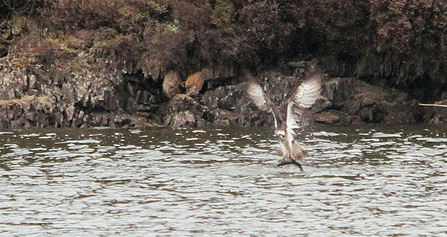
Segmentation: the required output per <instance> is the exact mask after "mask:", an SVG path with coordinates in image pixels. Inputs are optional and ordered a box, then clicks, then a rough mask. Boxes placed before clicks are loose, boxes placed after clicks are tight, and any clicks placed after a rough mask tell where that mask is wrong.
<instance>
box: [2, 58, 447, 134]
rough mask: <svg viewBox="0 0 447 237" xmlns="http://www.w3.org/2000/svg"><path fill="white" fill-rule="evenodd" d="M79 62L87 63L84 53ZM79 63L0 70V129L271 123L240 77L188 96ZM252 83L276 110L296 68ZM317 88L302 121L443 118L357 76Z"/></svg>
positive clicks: (203, 85)
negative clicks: (319, 93) (317, 96)
mask: <svg viewBox="0 0 447 237" xmlns="http://www.w3.org/2000/svg"><path fill="white" fill-rule="evenodd" d="M82 57H83V56H81V59H82ZM81 59H80V60H81ZM82 60H85V61H86V62H88V61H89V60H91V59H90V58H89V57H88V56H87V55H86V56H85V58H83V59H82ZM7 62H8V61H7ZM80 65H91V63H87V64H76V65H74V66H72V67H71V68H65V67H61V68H54V67H52V68H49V69H44V68H43V67H42V66H39V65H31V66H30V65H28V66H21V64H20V62H16V61H13V60H11V61H9V65H5V64H3V65H0V99H1V100H0V127H2V128H20V127H92V126H110V127H149V126H160V125H163V126H172V127H203V126H211V125H212V126H256V127H272V126H273V123H274V122H273V117H272V116H271V114H270V113H267V112H264V111H260V110H259V109H258V108H257V107H256V106H255V105H253V104H252V103H251V102H250V100H249V99H248V97H247V95H246V93H245V91H244V90H243V88H242V85H241V82H242V81H241V78H239V76H235V77H228V78H219V77H214V76H213V72H212V70H211V69H204V70H202V71H200V72H198V73H195V74H192V75H191V76H190V77H189V78H188V79H187V80H186V82H185V87H186V89H187V91H186V93H185V94H182V93H184V91H182V90H181V88H180V87H181V83H182V82H181V78H180V76H179V74H178V73H176V72H168V73H167V74H166V76H165V77H164V80H163V81H154V80H152V79H151V78H146V77H144V75H142V74H141V73H132V74H126V73H116V74H110V73H109V72H110V71H108V70H102V69H99V70H98V69H96V68H92V67H91V66H80ZM102 66H104V65H102ZM104 67H106V66H104ZM48 71H50V72H51V73H48ZM291 74H293V76H292V75H291ZM256 78H257V80H258V82H259V84H260V85H261V87H263V89H264V90H265V91H266V92H267V93H268V94H269V97H270V99H271V101H272V102H273V103H275V104H278V105H279V104H280V103H281V102H282V101H283V100H284V99H285V98H286V97H287V96H288V95H290V94H291V92H292V90H293V89H294V88H296V86H297V85H299V84H300V83H301V82H302V75H301V74H300V72H299V71H295V72H294V73H290V74H289V75H286V74H284V73H282V72H279V71H272V70H270V71H263V72H261V73H259V74H258V75H257V76H256ZM323 88H324V90H323V92H322V97H321V98H320V99H319V100H318V101H317V103H316V104H315V105H314V106H313V107H312V110H309V112H308V113H307V114H306V115H305V121H306V123H311V122H313V121H315V122H318V123H324V124H352V123H386V124H390V123H417V122H421V121H423V119H425V121H427V122H430V123H443V121H445V117H446V115H445V114H444V112H442V111H445V110H441V109H439V110H428V109H426V110H423V109H422V108H421V107H420V106H419V105H418V101H416V100H413V99H411V98H409V96H408V95H407V94H405V93H402V92H399V91H396V90H390V89H385V88H382V87H379V86H373V85H369V84H367V83H366V82H363V81H361V80H358V79H355V78H331V79H328V80H327V81H326V82H324V86H323ZM433 111H434V112H433ZM424 113H425V116H424ZM312 114H314V115H312Z"/></svg>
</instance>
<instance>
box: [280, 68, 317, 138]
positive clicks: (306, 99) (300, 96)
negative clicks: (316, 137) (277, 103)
mask: <svg viewBox="0 0 447 237" xmlns="http://www.w3.org/2000/svg"><path fill="white" fill-rule="evenodd" d="M323 77H324V74H323V72H322V71H321V70H320V69H319V68H318V67H317V65H316V61H315V60H312V61H310V63H309V65H308V68H307V71H306V75H305V80H304V81H303V82H302V83H301V85H300V86H298V88H297V90H296V91H295V93H294V94H293V95H292V99H291V101H289V103H288V104H287V117H286V124H287V133H289V134H292V135H294V134H295V132H294V131H293V129H298V128H300V125H299V123H300V122H301V118H302V115H303V112H304V110H305V109H308V108H310V107H312V105H314V104H315V102H316V101H317V99H318V98H319V97H320V94H321V91H322V89H321V80H322V79H323Z"/></svg>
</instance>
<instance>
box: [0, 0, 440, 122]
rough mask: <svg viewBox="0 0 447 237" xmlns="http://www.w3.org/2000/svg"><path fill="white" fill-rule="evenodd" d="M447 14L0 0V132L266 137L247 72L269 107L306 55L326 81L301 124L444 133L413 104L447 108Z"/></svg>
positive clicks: (350, 6)
mask: <svg viewBox="0 0 447 237" xmlns="http://www.w3.org/2000/svg"><path fill="white" fill-rule="evenodd" d="M81 3H82V4H81ZM415 9H417V14H416V13H415ZM445 9H446V8H445V6H444V5H443V4H441V3H440V2H437V1H434V2H431V3H430V2H427V1H413V2H407V1H403V0H398V1H393V2H380V1H353V2H343V1H335V0H323V1H321V3H320V4H315V3H314V1H302V2H300V5H298V4H297V3H294V2H290V1H279V0H278V1H233V0H217V1H198V0H187V1H171V0H156V1H144V0H129V1H116V0H111V1H100V0H91V1H68V2H67V1H61V0H55V1H38V0H18V1H11V0H6V1H3V2H0V128H7V129H8V128H33V127H38V128H45V127H97V126H101V127H104V126H106V127H152V126H171V127H204V126H219V127H221V126H255V127H270V126H272V125H273V118H271V116H270V114H268V113H265V112H262V111H260V110H258V109H257V108H256V107H255V106H254V105H252V104H251V103H250V101H249V100H248V98H247V95H246V94H245V92H244V91H243V90H242V88H241V86H240V84H241V83H242V81H241V78H240V75H241V73H242V71H243V70H249V71H250V72H251V73H252V74H254V75H255V76H256V77H257V79H258V81H259V83H260V84H261V86H263V87H264V89H266V91H269V93H271V95H270V96H271V97H272V100H273V102H276V103H278V102H279V101H281V100H282V99H283V98H284V96H285V95H287V94H288V92H289V91H288V90H289V89H290V88H293V86H294V85H297V84H299V83H300V82H301V80H302V71H301V69H300V68H299V63H297V62H300V61H302V60H310V59H311V58H317V59H318V60H319V61H320V67H321V68H322V69H323V70H324V71H325V72H326V73H327V74H328V78H327V80H326V81H325V82H324V86H323V87H324V91H323V93H322V95H323V97H322V98H321V99H320V100H319V101H317V104H316V105H315V106H314V107H313V108H312V110H311V112H309V116H308V117H309V119H308V121H309V122H317V123H323V124H334V125H337V124H340V125H347V124H357V123H382V124H416V123H426V124H444V123H446V122H445V121H446V116H447V108H445V107H436V106H421V105H420V103H424V104H436V105H443V104H447V86H446V79H445V74H446V73H447V66H446V65H447V59H446V58H445V53H446V51H447V50H446V49H447V47H446V46H445V40H444V39H445V25H446V24H447V18H445V14H444V13H443V12H445ZM266 12H268V13H269V14H266ZM435 101H438V102H435Z"/></svg>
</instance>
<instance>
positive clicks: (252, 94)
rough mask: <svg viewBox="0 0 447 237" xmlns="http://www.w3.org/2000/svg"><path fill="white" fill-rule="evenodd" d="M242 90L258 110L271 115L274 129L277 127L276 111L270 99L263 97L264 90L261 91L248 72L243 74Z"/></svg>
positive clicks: (277, 115) (277, 117)
mask: <svg viewBox="0 0 447 237" xmlns="http://www.w3.org/2000/svg"><path fill="white" fill-rule="evenodd" d="M244 79H245V82H244V84H245V85H244V89H245V91H246V92H247V94H248V97H249V98H250V100H251V101H252V102H253V104H255V105H256V106H257V107H258V108H259V109H261V110H263V111H266V112H269V113H271V114H272V115H273V119H274V122H275V128H277V127H278V121H277V120H278V119H280V118H279V114H278V110H277V108H276V107H275V106H276V105H274V104H273V103H272V102H271V101H270V99H269V98H268V97H267V96H266V95H265V93H264V90H262V88H261V86H260V85H259V84H258V82H257V81H256V79H255V77H254V76H253V75H251V74H250V73H249V72H244Z"/></svg>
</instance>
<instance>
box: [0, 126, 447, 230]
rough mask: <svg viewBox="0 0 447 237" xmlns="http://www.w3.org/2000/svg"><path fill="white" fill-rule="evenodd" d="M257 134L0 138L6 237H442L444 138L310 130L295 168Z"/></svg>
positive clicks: (433, 130)
mask: <svg viewBox="0 0 447 237" xmlns="http://www.w3.org/2000/svg"><path fill="white" fill-rule="evenodd" d="M271 135H272V132H271V131H269V130H260V129H241V128H238V129H176V130H172V129H147V130H139V129H55V130H9V131H1V132H0V212H1V216H0V234H2V235H7V236H14V235H16V236H25V235H26V236H80V235H84V236H148V235H149V236H168V235H169V236H171V235H174V236H212V235H214V236H224V235H225V236H228V235H232V236H234V235H242V236H250V235H252V236H296V235H308V236H336V235H358V236H384V235H388V236H390V235H391V236H402V235H410V236H414V235H422V236H434V235H445V234H447V221H446V219H447V173H446V162H447V146H446V144H447V136H446V133H445V132H444V129H443V128H442V127H428V126H400V127H396V126H393V127H384V126H362V127H314V128H312V129H310V130H308V131H307V132H305V133H303V134H302V135H300V137H299V139H300V143H301V144H302V145H303V146H304V147H305V148H307V149H308V150H309V156H308V157H307V158H305V159H304V160H303V162H302V163H303V168H304V170H305V173H301V172H300V171H299V169H298V168H297V167H294V166H288V167H280V168H278V167H276V164H277V163H278V159H279V158H280V157H278V155H277V154H276V149H277V143H276V141H275V140H273V139H272V137H271Z"/></svg>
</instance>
